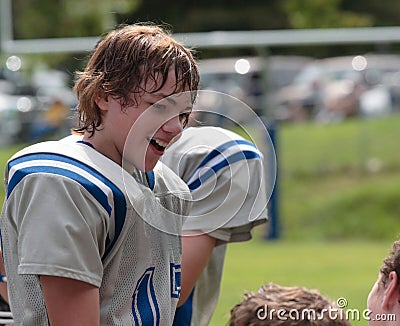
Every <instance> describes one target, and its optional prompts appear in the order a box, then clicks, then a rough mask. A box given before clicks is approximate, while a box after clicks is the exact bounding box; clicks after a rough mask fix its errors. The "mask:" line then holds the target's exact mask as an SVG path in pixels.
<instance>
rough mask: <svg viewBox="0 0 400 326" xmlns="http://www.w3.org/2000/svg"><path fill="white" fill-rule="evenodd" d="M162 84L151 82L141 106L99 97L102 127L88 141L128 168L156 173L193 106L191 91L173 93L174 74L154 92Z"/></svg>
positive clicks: (140, 99) (158, 81) (143, 96)
mask: <svg viewBox="0 0 400 326" xmlns="http://www.w3.org/2000/svg"><path fill="white" fill-rule="evenodd" d="M158 83H161V77H160V80H157V81H156V82H155V81H152V80H150V81H149V82H148V83H147V84H146V85H144V87H143V89H144V90H145V91H144V92H143V93H142V94H140V96H138V97H137V103H135V104H134V105H130V106H127V107H122V105H121V100H120V99H118V98H115V97H111V96H109V97H108V98H107V99H101V98H99V99H98V100H97V102H96V103H97V105H98V106H99V108H100V109H101V110H102V115H103V124H102V128H101V129H100V132H96V133H95V134H94V136H93V137H91V138H86V137H85V138H86V139H85V140H86V141H89V142H91V143H92V144H93V146H94V147H95V148H96V149H97V150H98V151H100V152H101V153H103V154H104V155H106V156H107V157H109V158H111V159H112V160H114V161H115V162H117V163H118V164H120V165H122V164H124V167H125V166H131V165H133V166H135V167H136V168H138V169H140V170H142V171H150V170H152V169H153V168H154V166H155V165H156V163H157V161H158V160H159V158H160V157H161V156H162V155H163V153H164V151H165V148H166V147H167V146H168V144H169V143H170V142H171V141H172V139H174V138H175V137H176V136H178V135H179V134H180V133H181V132H182V129H183V127H184V125H185V123H186V121H187V119H188V117H189V114H190V112H191V107H192V103H191V95H190V92H183V93H177V94H173V93H174V91H175V89H176V78H175V74H174V73H173V71H171V72H170V73H169V74H168V78H167V81H166V83H165V84H164V86H163V87H162V88H161V89H159V90H157V91H154V89H157V85H159V84H158ZM171 94H173V95H171Z"/></svg>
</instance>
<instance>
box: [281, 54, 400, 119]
mask: <svg viewBox="0 0 400 326" xmlns="http://www.w3.org/2000/svg"><path fill="white" fill-rule="evenodd" d="M399 72H400V56H399V55H382V54H366V55H358V56H343V57H333V58H326V59H320V60H315V61H313V62H311V63H309V64H308V65H306V66H305V67H304V68H303V69H302V70H301V71H300V72H299V73H298V75H297V76H296V77H295V78H294V80H293V82H292V83H291V84H290V85H288V86H286V87H283V88H281V89H280V90H279V91H278V92H277V93H276V94H275V95H274V99H273V101H274V106H275V110H276V117H277V118H278V119H280V120H291V121H293V120H294V121H296V120H304V119H309V118H316V119H319V120H323V121H331V120H340V119H343V118H346V117H351V116H355V115H366V116H368V115H378V114H387V113H389V112H391V111H392V110H395V109H396V107H398V106H399V102H400V101H399V99H400V96H399V95H400V84H399V79H400V78H399ZM396 76H397V78H396Z"/></svg>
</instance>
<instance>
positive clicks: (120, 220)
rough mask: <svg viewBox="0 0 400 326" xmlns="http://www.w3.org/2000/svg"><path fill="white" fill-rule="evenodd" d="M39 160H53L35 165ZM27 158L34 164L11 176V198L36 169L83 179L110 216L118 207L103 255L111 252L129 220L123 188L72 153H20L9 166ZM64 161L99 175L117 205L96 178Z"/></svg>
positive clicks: (78, 180)
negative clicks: (96, 182)
mask: <svg viewBox="0 0 400 326" xmlns="http://www.w3.org/2000/svg"><path fill="white" fill-rule="evenodd" d="M37 160H47V161H49V164H48V165H47V164H46V165H35V161H37ZM25 162H31V165H30V166H27V167H24V168H21V169H18V170H17V171H16V172H15V173H14V174H13V176H12V178H11V180H9V183H8V189H7V198H8V197H9V196H10V194H11V193H12V191H13V190H14V189H15V187H16V186H17V185H18V183H19V182H20V181H21V180H22V179H23V178H24V177H25V176H27V175H30V174H34V173H50V174H55V175H60V176H63V177H66V178H69V179H71V180H74V181H75V182H77V183H79V184H80V185H82V187H84V188H85V189H86V190H87V191H88V192H89V193H90V194H91V195H92V196H93V197H94V198H95V199H96V200H97V201H98V202H99V204H100V205H101V206H102V207H103V208H104V209H105V210H106V211H107V213H108V214H109V216H110V217H111V212H112V209H114V218H115V223H114V225H115V232H114V234H115V236H114V238H113V239H110V238H109V237H108V236H107V240H106V251H105V254H104V256H103V258H104V257H105V256H107V254H108V253H109V252H110V250H111V249H112V247H113V245H114V244H115V242H116V241H117V239H118V237H119V235H120V233H121V231H122V228H123V225H124V223H125V217H126V211H127V206H126V199H125V196H124V194H123V193H122V191H121V190H120V189H119V188H118V187H117V186H116V185H115V184H114V183H113V182H111V181H110V180H109V179H107V178H106V177H105V176H104V175H102V174H101V173H100V172H98V171H97V170H96V169H94V168H93V167H91V166H89V165H87V164H85V163H82V162H80V161H78V160H76V159H73V158H71V157H68V156H65V155H61V154H54V153H34V154H27V155H24V156H21V157H18V158H16V159H14V160H12V161H10V162H9V163H8V170H10V169H11V168H12V167H14V166H15V165H17V164H20V163H25ZM59 162H63V163H68V164H71V165H73V166H76V167H78V168H80V169H82V170H84V171H85V172H87V173H89V174H90V175H92V176H93V177H95V178H96V179H98V180H99V181H100V182H102V183H103V184H105V185H106V186H107V187H108V188H110V189H111V191H112V192H113V199H114V202H113V207H110V204H109V203H108V200H107V195H106V194H105V193H104V192H103V191H102V190H101V189H100V188H99V187H98V186H97V185H96V184H94V183H93V182H92V181H90V180H88V179H87V178H85V177H84V176H82V175H80V174H79V173H76V172H73V171H70V170H67V169H65V168H62V167H59V166H57V163H59Z"/></svg>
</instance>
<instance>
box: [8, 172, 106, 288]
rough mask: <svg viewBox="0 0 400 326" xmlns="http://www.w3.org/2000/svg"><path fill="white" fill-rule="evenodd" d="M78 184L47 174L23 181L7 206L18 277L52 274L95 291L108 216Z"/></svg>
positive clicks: (32, 176) (34, 175)
mask: <svg viewBox="0 0 400 326" xmlns="http://www.w3.org/2000/svg"><path fill="white" fill-rule="evenodd" d="M92 197H93V196H92V194H90V193H89V192H88V191H87V189H85V188H84V187H82V185H80V184H79V183H78V182H76V181H74V180H71V179H68V178H66V177H62V176H59V175H52V174H32V175H29V176H27V177H25V178H24V179H22V180H21V181H20V182H19V184H18V185H17V186H15V188H14V189H13V191H12V193H10V194H9V197H8V199H7V201H6V205H7V209H6V216H7V217H8V219H9V220H10V225H11V226H12V227H14V228H15V234H16V235H17V239H16V240H17V243H18V259H19V262H18V269H17V271H18V274H35V275H52V276H60V277H67V278H72V279H76V280H79V281H83V282H87V283H90V284H92V285H94V286H100V284H101V279H102V273H103V267H102V261H101V255H102V253H103V252H104V246H105V240H106V236H107V231H106V230H107V227H108V226H107V223H108V219H107V214H106V212H105V210H104V209H102V207H101V206H99V205H98V204H97V203H96V201H95V200H93V198H92Z"/></svg>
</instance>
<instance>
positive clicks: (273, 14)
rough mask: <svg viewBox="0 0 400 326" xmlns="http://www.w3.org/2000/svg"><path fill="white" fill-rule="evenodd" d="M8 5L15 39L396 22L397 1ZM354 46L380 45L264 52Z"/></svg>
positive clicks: (317, 52)
mask: <svg viewBox="0 0 400 326" xmlns="http://www.w3.org/2000/svg"><path fill="white" fill-rule="evenodd" d="M12 6H13V23H14V24H13V26H14V31H13V32H14V37H15V38H16V39H31V38H51V37H82V36H98V35H101V34H103V33H104V32H106V31H108V30H109V29H111V28H113V27H114V26H115V25H117V24H121V23H134V22H139V21H141V22H142V21H153V22H156V23H164V24H168V25H170V26H171V30H172V31H173V32H174V33H190V32H207V31H214V30H269V29H291V28H339V27H369V26H389V25H393V26H394V25H400V15H398V14H397V13H398V12H400V2H399V1H397V0H382V1H379V2H378V3H377V2H376V1H374V0H363V1H355V0H302V1H298V0H269V1H265V0H251V1H242V0H240V1H239V0H219V1H215V0H203V1H201V2H199V1H194V0H185V1H184V0H174V1H170V2H168V3H166V2H165V1H161V0H146V1H144V0H14V1H12ZM394 47H398V45H396V46H394ZM394 47H393V46H392V47H391V50H393V48H394ZM355 49H356V50H358V52H360V53H361V52H371V51H376V50H378V52H379V51H382V45H380V48H379V49H376V48H375V46H373V45H357V48H355V47H354V46H353V47H352V48H351V50H349V47H348V46H347V47H346V46H325V47H318V46H299V47H288V48H285V47H280V48H273V49H270V51H271V54H299V55H309V56H310V55H311V56H314V57H327V56H335V55H345V54H348V52H349V51H353V52H354V51H355ZM383 50H387V48H385V47H384V48H383ZM252 54H256V53H255V51H254V49H224V50H202V51H201V53H200V54H199V56H200V58H206V57H213V56H229V55H252ZM78 56H80V54H78ZM38 57H39V59H42V58H45V60H43V61H46V63H47V64H48V65H49V66H54V67H57V68H61V69H64V70H65V69H67V70H69V71H73V70H75V69H76V68H77V67H76V66H79V65H80V64H83V62H79V61H77V60H76V58H72V59H71V55H70V54H68V55H60V54H57V55H54V54H53V55H40V56H38ZM30 59H31V60H36V59H37V56H31V58H30Z"/></svg>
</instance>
